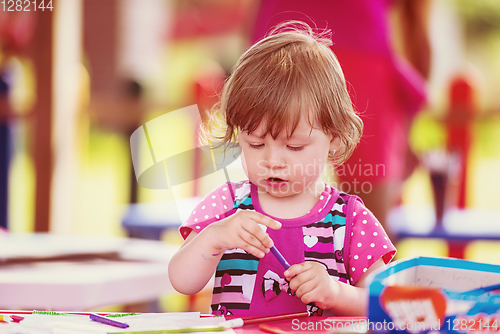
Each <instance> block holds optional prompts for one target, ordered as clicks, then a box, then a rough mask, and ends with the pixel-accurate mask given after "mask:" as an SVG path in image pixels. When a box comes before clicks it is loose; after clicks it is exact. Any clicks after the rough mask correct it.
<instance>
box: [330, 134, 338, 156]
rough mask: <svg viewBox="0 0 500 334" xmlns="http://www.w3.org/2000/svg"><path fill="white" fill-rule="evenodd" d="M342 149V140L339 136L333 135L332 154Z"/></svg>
mask: <svg viewBox="0 0 500 334" xmlns="http://www.w3.org/2000/svg"><path fill="white" fill-rule="evenodd" d="M339 149H340V138H339V136H336V135H333V134H332V140H330V152H333V151H335V152H338V151H339Z"/></svg>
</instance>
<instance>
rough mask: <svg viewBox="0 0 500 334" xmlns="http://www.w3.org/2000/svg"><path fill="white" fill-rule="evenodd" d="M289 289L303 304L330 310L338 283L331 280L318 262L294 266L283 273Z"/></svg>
mask: <svg viewBox="0 0 500 334" xmlns="http://www.w3.org/2000/svg"><path fill="white" fill-rule="evenodd" d="M285 277H286V279H287V280H288V281H289V282H290V284H289V286H290V289H292V290H295V293H296V295H297V297H299V298H300V300H301V301H302V302H303V303H304V304H309V303H311V302H314V303H316V306H318V307H319V308H322V309H330V308H331V307H332V305H333V304H334V298H335V296H336V295H337V293H338V290H339V286H338V285H337V283H338V282H336V281H335V280H333V279H332V278H331V277H330V275H328V272H327V271H326V268H325V266H323V265H322V264H320V263H318V262H304V263H299V264H294V265H293V266H291V267H290V268H288V269H287V270H286V271H285Z"/></svg>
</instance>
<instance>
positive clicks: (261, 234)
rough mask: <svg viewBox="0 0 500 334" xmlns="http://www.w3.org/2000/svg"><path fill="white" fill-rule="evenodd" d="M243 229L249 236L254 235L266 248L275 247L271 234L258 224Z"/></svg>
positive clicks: (246, 225) (248, 225)
mask: <svg viewBox="0 0 500 334" xmlns="http://www.w3.org/2000/svg"><path fill="white" fill-rule="evenodd" d="M242 227H243V229H244V230H245V231H246V232H248V233H249V234H251V235H253V236H254V237H255V238H256V239H257V240H258V241H259V242H260V243H261V244H262V246H263V247H265V248H271V247H273V245H274V242H273V240H272V239H271V238H270V237H269V234H267V232H265V231H264V230H263V229H262V228H261V227H260V226H259V225H258V224H245V225H243V226H242Z"/></svg>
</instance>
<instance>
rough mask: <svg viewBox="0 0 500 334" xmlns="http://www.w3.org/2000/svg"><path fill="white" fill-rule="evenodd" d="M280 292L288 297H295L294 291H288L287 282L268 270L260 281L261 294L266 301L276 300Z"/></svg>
mask: <svg viewBox="0 0 500 334" xmlns="http://www.w3.org/2000/svg"><path fill="white" fill-rule="evenodd" d="M281 291H284V292H285V293H288V294H289V295H290V296H295V291H292V290H291V289H290V286H289V285H288V281H287V280H286V279H284V278H281V277H279V275H278V274H276V273H274V272H272V271H271V270H268V271H267V272H266V273H265V274H264V277H263V280H262V293H263V295H264V299H265V300H266V301H270V300H271V299H273V298H276V297H277V296H278V295H279V294H280V293H281Z"/></svg>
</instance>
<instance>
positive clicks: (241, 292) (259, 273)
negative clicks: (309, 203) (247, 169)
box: [180, 181, 396, 315]
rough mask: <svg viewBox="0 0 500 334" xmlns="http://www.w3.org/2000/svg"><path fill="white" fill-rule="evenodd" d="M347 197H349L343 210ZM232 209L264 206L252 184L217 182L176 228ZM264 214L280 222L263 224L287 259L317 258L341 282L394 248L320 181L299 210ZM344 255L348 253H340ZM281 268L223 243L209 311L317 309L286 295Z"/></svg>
mask: <svg viewBox="0 0 500 334" xmlns="http://www.w3.org/2000/svg"><path fill="white" fill-rule="evenodd" d="M350 201H353V203H351V206H350V211H349V210H348V203H349V202H350ZM240 210H252V211H257V212H260V213H262V214H266V213H265V212H264V211H263V210H262V208H261V206H260V203H259V200H258V194H257V187H256V186H255V185H254V184H252V183H250V182H249V181H241V182H238V183H225V184H223V185H222V186H220V187H219V188H217V189H215V190H214V191H212V192H211V193H210V194H208V195H207V196H206V197H205V198H204V199H203V200H202V201H201V202H200V203H199V204H198V205H197V206H196V208H195V209H194V210H193V212H192V214H191V215H190V217H189V218H188V219H187V220H186V222H185V223H184V224H183V225H182V226H181V228H180V232H181V235H182V236H183V237H184V238H186V237H187V236H188V235H189V233H190V232H191V231H192V230H194V231H196V232H200V231H202V230H203V229H204V228H205V227H206V226H208V225H209V224H211V223H213V222H215V221H218V220H220V219H223V218H225V217H227V216H230V215H232V214H234V213H236V212H238V211H240ZM348 215H350V216H351V218H350V219H347V218H348ZM268 216H269V215H268ZM271 217H272V216H271ZM272 218H274V219H276V220H278V221H279V222H281V224H282V228H281V229H280V230H277V231H275V230H272V229H267V230H266V231H267V233H268V234H269V236H270V237H271V239H272V240H273V242H274V245H275V246H276V248H277V249H278V250H279V251H280V252H281V253H282V255H283V256H284V257H285V259H287V261H288V262H289V263H290V264H291V265H293V264H296V263H303V262H308V261H315V262H318V263H320V264H322V265H323V266H325V269H326V270H327V272H328V274H329V275H330V276H331V277H332V278H333V279H335V280H339V281H340V282H343V283H345V284H355V283H356V281H357V280H358V279H359V278H360V276H361V275H362V274H363V273H364V272H365V271H366V270H367V269H368V268H369V267H370V265H372V264H373V263H374V262H375V261H377V260H378V259H380V258H383V259H384V261H385V262H386V263H387V262H389V261H390V260H391V259H392V257H393V256H394V254H395V252H396V250H395V248H394V246H393V245H392V243H391V242H390V240H389V239H388V238H387V235H386V233H385V231H384V230H383V228H382V226H381V225H380V224H379V223H378V221H377V219H376V218H375V217H374V216H373V214H372V213H371V212H370V211H369V210H368V209H366V207H364V205H363V204H362V202H361V201H358V200H356V198H355V197H351V196H349V195H347V194H344V193H340V192H339V191H338V190H337V189H335V188H332V187H330V186H328V185H327V186H326V187H325V191H324V192H323V193H322V195H321V196H320V199H319V201H318V202H317V203H316V205H315V206H314V207H313V208H312V209H311V211H310V212H309V213H307V214H306V215H304V216H302V217H299V218H293V219H281V218H278V217H272ZM346 224H347V226H346ZM262 228H264V229H265V228H266V227H265V226H262ZM346 230H347V231H349V232H347V233H348V234H350V237H349V238H346ZM345 258H347V259H348V260H347V261H344V259H345ZM346 262H348V265H346ZM283 272H284V268H283V266H282V265H281V264H280V263H279V262H278V260H277V259H276V258H275V257H274V255H273V254H272V253H271V252H270V253H268V254H266V256H264V257H263V258H262V259H260V260H259V259H258V258H257V257H255V256H253V255H251V254H248V253H247V252H245V251H244V250H242V249H232V250H227V251H226V252H225V253H224V255H223V256H222V258H221V260H220V262H219V264H218V266H217V269H216V272H215V281H214V290H213V295H212V303H211V308H212V313H213V314H223V315H226V314H227V315H229V314H234V315H263V314H266V315H273V314H283V313H291V312H299V311H305V310H308V311H310V312H313V313H314V312H318V313H321V310H318V309H317V307H316V306H315V305H314V304H311V305H305V304H304V303H302V302H301V300H300V299H299V298H297V297H296V296H295V295H294V292H293V291H291V290H290V289H289V288H288V282H287V281H286V280H285V279H284V275H283Z"/></svg>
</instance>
